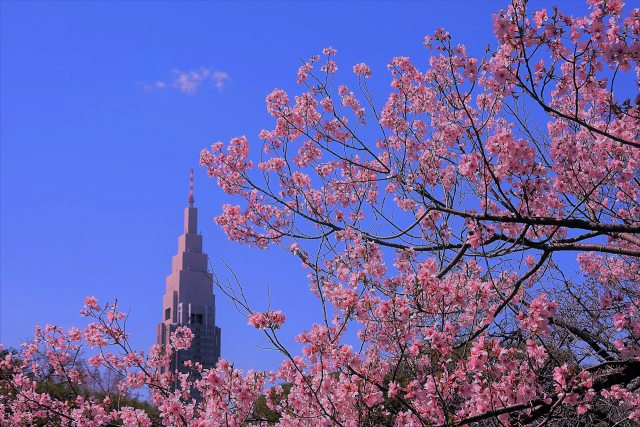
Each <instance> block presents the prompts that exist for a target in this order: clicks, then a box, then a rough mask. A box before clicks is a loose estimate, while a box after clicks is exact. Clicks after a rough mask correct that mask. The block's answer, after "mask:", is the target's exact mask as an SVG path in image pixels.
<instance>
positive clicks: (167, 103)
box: [0, 1, 583, 369]
mask: <svg viewBox="0 0 640 427" xmlns="http://www.w3.org/2000/svg"><path fill="white" fill-rule="evenodd" d="M532 3H533V4H534V5H539V4H542V3H543V2H532ZM566 3H568V4H565V2H563V5H564V9H565V10H566V9H567V8H569V9H574V10H583V3H582V2H566ZM503 4H506V2H489V1H460V2H455V1H448V2H445V1H441V2H436V1H432V2H417V1H415V2H337V1H335V2H270V3H267V2H180V3H178V2H138V3H132V2H98V1H92V2H53V1H48V2H15V1H3V2H1V3H0V8H1V10H0V12H1V13H0V15H1V17H0V19H1V21H0V41H1V42H0V43H1V45H0V47H1V49H0V55H1V56H0V64H1V65H0V94H1V101H0V102H1V106H0V107H1V111H0V119H1V121H0V124H1V126H0V132H1V133H0V142H1V159H0V161H1V205H0V220H1V223H0V224H1V230H0V231H1V247H0V249H1V253H0V268H1V275H0V342H2V343H3V344H4V345H5V346H17V345H19V343H20V342H21V341H22V340H25V339H28V338H29V337H30V336H31V334H32V331H33V327H34V326H35V325H44V324H46V323H57V324H61V325H64V326H71V325H80V324H82V319H81V318H80V317H79V315H78V310H79V309H80V308H81V306H82V299H83V298H84V297H85V296H87V295H96V296H97V297H98V298H99V300H101V301H105V300H113V299H114V298H116V297H117V298H118V299H119V301H120V303H121V306H122V307H123V308H124V309H127V310H128V311H130V320H129V323H128V326H129V332H130V334H131V337H132V341H133V343H134V345H135V346H136V347H138V348H141V349H146V348H148V347H149V346H150V345H151V344H152V343H153V341H154V339H155V327H156V324H157V323H158V322H159V321H160V319H161V314H162V313H161V299H162V294H163V292H164V280H165V277H166V275H167V274H168V273H169V272H170V261H171V256H172V255H173V254H174V253H175V252H176V249H177V237H178V235H179V234H180V233H181V230H182V215H183V208H184V207H185V206H186V198H187V192H188V169H189V168H191V167H194V168H195V169H196V182H195V196H196V206H197V207H198V208H199V215H200V218H199V220H200V221H199V222H200V225H199V228H200V230H201V233H202V234H203V235H204V245H205V251H206V252H208V254H209V256H210V258H211V260H212V262H213V265H214V266H215V267H216V270H217V272H218V274H219V275H220V276H222V277H227V276H230V274H229V272H228V271H226V269H225V268H224V267H223V264H222V262H221V260H222V259H224V261H225V262H226V263H227V264H228V265H229V266H230V267H231V268H232V269H233V271H234V272H235V273H236V274H237V276H238V278H239V279H240V281H241V283H242V285H243V287H244V288H245V290H246V292H247V295H248V296H249V298H250V300H251V302H252V303H254V305H255V306H256V307H257V308H265V307H266V298H267V294H268V292H267V289H269V295H270V300H271V302H270V304H271V307H272V308H281V309H283V310H284V311H285V312H286V313H287V316H288V319H287V324H286V326H285V328H284V330H283V336H284V337H285V342H289V343H291V342H292V337H293V335H294V334H295V333H296V332H298V331H300V330H302V329H304V328H305V327H308V326H309V325H310V324H311V323H312V321H313V319H315V318H316V317H317V316H318V315H319V312H318V313H316V312H315V311H314V310H316V311H317V310H318V306H317V304H314V299H313V297H312V296H311V295H310V293H309V291H308V287H307V280H306V279H305V274H306V273H305V272H304V271H303V270H302V269H301V267H300V262H299V260H297V258H294V257H292V256H291V255H290V254H288V253H285V252H282V251H278V250H277V249H273V250H267V251H260V250H257V249H251V248H246V247H243V246H240V245H238V244H235V243H231V242H229V241H227V239H226V237H225V235H224V233H223V232H222V231H221V230H220V229H219V228H218V227H217V226H215V224H213V217H214V216H215V215H217V214H218V213H219V212H220V210H221V205H222V204H223V203H225V202H228V201H229V199H228V198H227V197H226V196H225V195H224V194H223V193H222V192H221V191H219V190H218V189H217V187H216V185H215V183H214V182H213V181H212V180H211V179H209V178H207V177H206V173H205V171H204V170H201V168H199V167H198V166H197V163H198V157H199V152H200V150H201V149H202V148H203V147H207V146H209V145H210V144H211V143H212V142H214V141H216V140H223V141H227V140H228V139H229V138H231V137H233V136H237V135H243V134H245V135H247V136H248V137H249V139H250V141H252V142H253V143H254V145H253V147H257V144H259V141H258V139H257V137H256V136H257V133H258V132H259V131H260V129H262V128H270V127H272V122H271V120H270V117H269V115H268V114H267V113H266V111H265V109H264V98H265V96H266V94H267V93H269V92H270V91H271V90H272V89H273V88H275V87H280V88H283V89H286V90H290V91H292V92H294V93H295V92H296V91H299V90H298V89H297V88H296V84H295V75H296V70H297V68H298V66H299V65H300V60H301V59H306V58H308V57H310V56H312V55H314V54H316V53H319V51H320V50H321V49H322V48H323V47H325V46H329V45H331V46H333V47H335V48H337V49H338V57H337V61H338V65H339V66H340V67H341V69H342V74H339V76H338V79H340V75H342V76H345V75H348V74H349V70H350V69H351V66H352V65H354V64H355V63H358V62H366V63H367V64H368V65H370V67H371V68H372V71H373V73H374V79H373V81H372V82H371V83H372V85H373V86H372V87H373V90H374V91H375V92H376V93H377V94H378V101H379V103H381V102H383V101H384V99H385V98H386V96H387V94H388V84H389V81H390V79H389V76H388V74H387V72H386V64H387V63H388V62H389V61H390V60H391V58H392V57H394V56H409V57H411V58H412V59H414V61H415V62H416V63H417V64H418V65H419V66H420V68H423V69H424V68H426V64H427V52H426V50H425V49H424V47H423V46H422V40H423V38H424V36H425V35H427V34H431V33H432V32H433V31H434V30H435V29H436V28H437V27H445V28H446V29H447V30H448V31H450V32H451V33H452V35H453V37H454V41H455V42H460V43H464V44H466V45H467V46H468V48H469V49H470V51H471V52H473V53H476V54H479V53H481V52H482V50H483V49H484V47H485V46H486V45H487V44H489V43H491V44H495V41H494V39H493V35H492V32H491V14H492V13H493V12H495V11H497V10H498V9H499V8H500V5H503ZM203 70H207V72H209V73H211V74H213V73H216V72H217V74H215V75H216V79H215V81H212V80H211V79H209V80H207V81H204V80H203V81H202V82H201V83H202V84H201V85H200V86H199V87H197V88H195V89H194V88H192V87H190V86H188V85H187V86H185V85H184V84H182V85H180V84H178V83H177V81H176V79H178V78H179V77H180V75H181V74H180V73H190V72H196V73H198V74H196V75H195V76H201V75H203V74H202V73H203ZM190 75H191V77H192V79H191V81H193V76H194V74H190ZM348 78H350V76H349V77H348ZM157 82H161V83H157ZM182 82H183V83H184V80H183V81H182ZM216 83H217V85H216ZM163 84H164V88H162V86H163ZM176 86H177V87H176ZM191 89H194V90H191ZM217 309H218V323H219V324H220V326H221V327H222V329H223V348H222V353H223V356H224V357H225V358H227V359H229V360H232V361H234V362H235V363H236V364H237V366H239V367H241V368H245V369H247V368H274V367H276V366H277V362H278V361H279V360H280V356H279V355H278V354H276V353H275V352H269V351H264V350H258V348H257V346H261V345H264V342H263V341H262V339H261V336H260V334H259V333H257V332H256V331H254V330H252V329H251V328H250V327H249V326H247V325H246V319H244V318H243V317H242V316H241V315H240V314H239V313H238V312H237V311H236V310H235V309H234V307H233V305H232V304H231V303H230V301H228V300H226V299H225V298H224V296H222V295H218V303H217Z"/></svg>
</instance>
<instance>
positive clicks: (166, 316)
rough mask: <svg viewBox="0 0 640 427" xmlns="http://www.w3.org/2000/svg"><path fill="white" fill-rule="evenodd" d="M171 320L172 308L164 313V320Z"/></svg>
mask: <svg viewBox="0 0 640 427" xmlns="http://www.w3.org/2000/svg"><path fill="white" fill-rule="evenodd" d="M170 318H171V309H170V308H167V309H166V310H165V311H164V320H169V319H170Z"/></svg>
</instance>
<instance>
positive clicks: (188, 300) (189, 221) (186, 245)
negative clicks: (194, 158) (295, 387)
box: [157, 170, 221, 372]
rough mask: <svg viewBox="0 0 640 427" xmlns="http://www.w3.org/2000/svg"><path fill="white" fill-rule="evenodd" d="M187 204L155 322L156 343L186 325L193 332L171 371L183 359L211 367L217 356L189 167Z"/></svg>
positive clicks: (181, 366)
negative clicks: (158, 319)
mask: <svg viewBox="0 0 640 427" xmlns="http://www.w3.org/2000/svg"><path fill="white" fill-rule="evenodd" d="M188 200H189V206H188V207H187V208H185V210H184V234H182V235H181V236H180V237H179V238H178V253H177V254H176V255H174V256H173V259H172V260H171V274H170V275H169V276H167V281H166V290H165V293H164V297H163V299H162V319H163V320H162V323H160V324H159V325H158V332H157V343H158V344H160V345H166V344H167V343H169V338H170V336H171V333H172V332H173V331H174V330H175V329H176V328H177V327H179V326H188V327H189V328H190V329H191V331H192V332H193V333H194V339H193V341H192V343H191V348H190V349H188V350H180V351H178V352H177V353H176V354H175V355H174V357H173V359H172V362H171V370H172V371H173V370H175V369H176V368H177V369H178V370H179V371H180V372H185V369H184V361H186V360H192V361H194V362H200V363H201V364H202V365H203V367H204V368H211V367H213V366H214V365H215V364H216V362H217V361H218V358H219V357H220V334H221V331H220V328H219V327H217V326H216V298H215V295H214V294H213V279H212V277H211V274H209V273H208V269H207V267H208V264H209V258H208V256H207V254H205V253H203V252H202V236H201V235H200V234H198V228H197V227H198V210H197V209H196V208H194V207H193V203H194V199H193V170H191V176H190V185H189V199H188Z"/></svg>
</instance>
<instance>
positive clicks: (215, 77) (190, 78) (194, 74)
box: [142, 68, 231, 94]
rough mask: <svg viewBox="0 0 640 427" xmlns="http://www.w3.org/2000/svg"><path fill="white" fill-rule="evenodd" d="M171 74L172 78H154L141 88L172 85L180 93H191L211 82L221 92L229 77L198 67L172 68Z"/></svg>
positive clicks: (221, 72) (223, 73) (214, 70)
mask: <svg viewBox="0 0 640 427" xmlns="http://www.w3.org/2000/svg"><path fill="white" fill-rule="evenodd" d="M171 74H172V78H171V79H170V80H168V81H163V80H156V81H155V82H153V83H144V84H143V85H142V88H143V89H144V90H146V91H154V90H163V89H166V88H169V87H173V88H175V89H178V90H179V91H180V92H182V93H189V94H191V93H195V92H196V91H198V90H199V89H200V88H201V87H203V86H204V85H206V84H208V83H211V84H213V87H215V88H216V90H217V91H218V92H221V91H222V90H224V88H225V86H226V84H227V83H228V81H229V80H230V79H231V78H230V77H229V74H227V73H225V72H224V71H220V70H216V69H214V68H200V69H198V70H191V71H181V70H172V71H171Z"/></svg>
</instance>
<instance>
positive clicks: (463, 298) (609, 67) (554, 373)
mask: <svg viewBox="0 0 640 427" xmlns="http://www.w3.org/2000/svg"><path fill="white" fill-rule="evenodd" d="M588 4H589V10H588V12H587V15H586V16H583V17H572V16H568V15H565V14H563V13H562V12H561V11H560V10H558V9H554V10H544V9H542V10H536V11H530V10H528V9H527V4H526V2H520V1H514V2H513V3H511V4H510V5H509V6H508V7H507V8H506V9H505V10H501V11H499V12H498V13H496V14H495V15H494V18H493V30H494V33H495V36H496V39H497V42H498V46H497V48H495V49H493V50H488V51H487V52H486V53H485V55H484V56H483V57H479V58H475V57H472V56H470V55H469V54H468V53H467V51H466V49H465V47H464V46H463V45H460V44H456V43H454V42H453V40H452V37H451V36H450V35H449V33H447V32H446V31H445V30H442V29H441V30H438V31H436V32H435V34H433V35H432V36H428V37H426V38H425V40H424V44H425V46H426V49H427V50H428V51H429V52H430V55H431V56H430V57H429V60H428V66H427V67H426V69H425V70H424V71H421V70H420V69H418V66H417V65H416V64H415V63H414V62H413V61H411V60H410V59H409V58H406V57H396V58H393V59H392V60H391V62H390V63H389V65H388V69H389V72H390V73H391V78H392V81H391V91H390V93H389V95H388V96H387V97H386V101H385V102H384V104H383V105H382V107H381V108H378V105H379V103H380V101H381V100H380V99H379V98H378V97H376V96H374V94H373V93H371V91H370V90H369V83H368V82H369V81H370V80H371V79H373V78H378V77H377V71H376V70H371V69H370V68H369V67H368V66H367V65H366V64H363V63H359V64H356V65H355V66H353V73H354V76H353V77H352V81H353V82H354V84H353V85H352V86H353V87H349V86H347V85H346V84H338V83H336V82H335V81H334V80H335V79H336V78H337V77H336V73H337V72H338V69H339V65H338V63H337V62H336V54H337V52H336V50H335V49H333V48H326V49H324V51H323V52H322V55H318V56H314V57H312V58H310V59H309V60H308V61H307V62H305V63H304V64H303V65H302V66H301V67H300V69H299V70H298V74H297V82H298V83H299V84H300V86H301V88H302V89H301V93H300V94H299V95H296V96H290V95H289V94H288V93H286V92H285V91H283V90H280V89H276V90H274V91H273V92H272V93H270V94H269V95H268V96H267V99H266V103H267V111H268V113H269V114H270V115H271V116H273V118H274V121H275V124H274V127H273V129H267V130H263V131H262V132H260V135H259V138H260V139H261V140H262V147H261V149H254V148H253V147H255V144H250V143H249V141H248V139H247V138H246V137H244V136H241V137H237V138H233V139H232V140H231V141H230V142H229V143H226V144H225V143H222V142H217V143H215V144H214V145H213V146H212V147H211V148H210V149H208V150H203V152H202V154H201V164H202V165H203V166H204V167H206V168H207V169H208V171H209V175H210V176H211V177H214V178H216V180H217V183H218V184H219V186H220V187H221V188H222V189H223V190H224V191H225V192H226V193H227V194H228V195H229V199H230V200H233V203H230V204H226V205H224V206H223V208H222V214H221V215H220V216H218V217H217V218H216V222H217V223H218V224H219V225H220V226H221V227H222V228H223V229H224V230H225V232H226V234H227V236H228V237H229V239H231V240H234V241H237V242H240V243H242V244H247V245H251V246H257V247H258V248H263V249H266V248H269V247H272V246H279V247H284V248H285V249H286V250H288V251H290V252H291V253H292V255H294V256H297V257H299V258H300V260H301V261H302V266H303V268H304V269H306V270H307V272H308V279H309V283H308V285H309V286H310V288H311V290H312V292H313V293H314V295H315V296H316V297H317V299H318V303H319V305H320V306H321V307H320V308H321V312H322V313H324V322H323V323H321V324H314V325H309V326H308V328H307V329H306V330H305V331H303V332H301V333H300V334H299V335H298V336H297V341H298V342H300V343H302V344H303V346H304V348H303V350H302V354H299V355H295V354H291V353H290V352H289V351H288V350H287V348H286V347H285V346H284V345H283V344H282V342H281V341H280V339H279V338H278V329H279V328H280V327H281V326H282V324H283V323H284V322H285V320H286V319H285V313H282V312H281V311H278V310H268V311H264V312H261V311H255V310H253V309H252V308H251V307H250V305H249V303H248V302H247V301H246V300H244V298H243V297H242V295H243V294H242V293H241V290H238V289H229V288H224V287H223V288H222V290H224V291H225V293H227V295H229V296H230V297H232V298H233V299H234V300H235V302H236V303H238V306H239V307H241V308H242V309H243V310H246V313H247V318H248V323H249V324H250V325H252V326H254V327H255V328H257V329H259V330H261V331H263V333H264V334H265V337H266V338H267V339H268V340H269V341H270V342H271V344H273V346H274V347H276V348H277V349H279V350H280V351H281V352H282V353H283V362H282V364H281V366H280V368H279V369H278V370H276V371H275V372H254V371H249V372H240V371H238V370H236V369H234V368H233V365H231V364H230V363H229V362H227V361H224V360H222V361H220V362H219V364H218V366H217V367H216V369H213V370H210V371H202V369H201V368H200V367H199V366H198V365H197V364H192V366H191V367H192V368H193V373H192V374H180V375H178V376H177V380H178V384H179V386H178V387H177V389H175V388H174V387H173V386H172V384H174V380H175V379H176V377H175V375H174V374H173V373H171V372H165V371H166V367H167V366H168V360H169V359H168V358H169V357H170V354H171V353H172V352H173V351H175V350H176V349H177V348H184V347H185V346H188V345H189V341H190V338H191V336H190V335H189V334H188V333H186V332H184V331H182V332H181V331H180V330H179V331H177V336H176V337H175V339H174V340H172V345H171V346H169V347H168V348H166V349H159V348H154V349H153V350H152V351H151V353H150V354H144V353H140V352H135V351H133V350H132V349H131V348H130V347H129V345H128V344H127V337H126V334H125V332H124V330H123V324H122V323H121V321H122V318H121V317H120V315H119V314H118V313H117V311H116V307H114V306H108V305H107V306H100V305H98V304H97V302H96V301H94V300H91V299H89V300H87V311H86V313H85V314H86V315H87V316H89V317H90V318H92V320H93V323H92V324H90V325H89V326H88V327H87V328H85V329H84V330H73V329H72V330H70V331H61V330H59V329H58V328H56V327H53V326H50V327H47V328H46V329H44V330H40V331H38V333H37V335H36V340H35V341H34V343H33V344H29V345H26V346H25V347H24V348H23V349H22V350H21V355H20V357H19V358H18V359H16V358H14V357H13V356H11V355H7V356H6V357H5V360H4V362H2V364H1V365H0V369H2V379H1V381H2V382H1V383H0V388H1V389H2V397H0V398H1V399H2V400H0V420H2V421H3V422H4V423H9V424H10V425H29V424H31V423H33V422H34V420H52V421H51V423H52V424H62V425H87V426H89V425H103V424H107V423H116V424H117V423H120V424H123V425H126V426H147V425H152V423H154V424H162V425H172V426H174V425H176V426H177V425H190V426H218V425H224V426H226V425H232V426H239V425H258V424H259V425H272V424H277V425H282V426H378V425H390V426H463V425H477V426H494V425H495V426H498V425H500V426H508V425H510V426H520V425H548V426H569V425H602V426H605V425H618V426H627V425H628V426H631V425H637V423H638V422H640V174H639V162H640V107H639V106H638V103H639V101H640V99H639V98H638V97H637V96H636V95H637V93H638V90H637V89H638V76H639V74H640V67H639V64H638V59H639V56H640V38H639V32H640V12H639V11H638V9H635V10H632V11H627V12H625V13H623V4H622V3H621V2H620V1H617V0H609V1H596V0H589V1H588ZM633 97H635V98H633ZM250 147H251V148H250ZM301 285H303V286H304V285H307V284H301ZM347 329H350V330H355V331H357V337H358V340H359V341H360V342H358V343H357V345H353V342H352V340H351V341H348V340H346V339H345V331H347ZM82 341H85V342H86V343H87V344H88V345H89V346H91V347H96V348H99V349H100V350H101V354H100V355H99V356H96V357H94V358H92V359H90V364H91V365H93V366H96V367H103V368H104V367H106V368H108V369H110V370H113V371H114V372H117V373H118V374H119V375H121V376H122V378H123V379H122V381H120V382H119V383H118V389H119V390H120V392H121V393H127V392H129V391H130V390H135V389H138V388H140V387H143V386H147V387H149V388H150V389H151V392H152V402H153V403H154V404H155V405H156V406H157V408H158V410H159V415H158V416H157V417H154V416H151V415H150V414H149V413H147V412H146V411H145V410H143V409H133V408H131V407H128V406H120V407H114V406H113V405H112V402H111V401H110V402H109V403H105V402H104V401H102V400H100V399H85V398H83V397H82V396H80V395H78V396H80V397H77V398H75V399H73V398H72V397H73V396H71V397H68V398H65V399H58V398H55V397H52V396H51V395H50V394H48V393H43V392H41V391H39V390H38V388H37V380H36V378H39V377H40V376H41V375H44V374H45V373H47V372H48V373H50V374H51V373H53V374H54V375H56V376H57V377H58V378H59V381H61V382H66V383H68V384H78V385H79V384H82V383H83V381H85V378H83V376H82V375H81V374H80V373H79V372H77V371H76V370H74V368H73V367H72V366H70V365H69V363H70V362H71V361H72V360H74V354H77V351H78V349H79V346H80V345H81V342H82ZM349 343H350V344H351V345H350V344H349ZM36 356H38V357H36ZM194 390H197V393H198V395H199V396H201V399H200V400H194V399H193V396H194V394H193V392H194Z"/></svg>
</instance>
